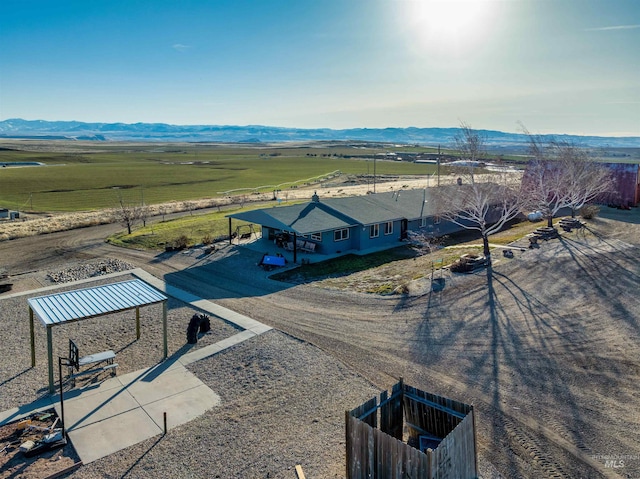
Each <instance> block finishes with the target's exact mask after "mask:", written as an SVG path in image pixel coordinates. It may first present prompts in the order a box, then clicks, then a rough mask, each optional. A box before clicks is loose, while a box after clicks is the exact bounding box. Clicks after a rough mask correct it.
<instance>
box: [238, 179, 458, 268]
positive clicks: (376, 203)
mask: <svg viewBox="0 0 640 479" xmlns="http://www.w3.org/2000/svg"><path fill="white" fill-rule="evenodd" d="M443 188H445V187H443ZM446 188H449V187H448V186H447V187H446ZM453 188H455V187H453ZM435 207H436V205H435V200H434V199H433V198H432V195H431V192H430V190H429V189H419V190H399V191H393V192H388V193H377V194H370V195H365V196H353V197H344V198H326V199H325V198H322V199H321V198H320V197H319V196H318V195H317V194H314V195H313V197H312V199H311V201H310V202H309V203H303V204H298V205H291V206H275V207H272V208H265V209H259V210H252V211H245V212H240V213H233V214H230V215H227V217H228V218H229V229H230V231H231V220H232V219H236V220H242V221H246V222H248V223H252V224H256V225H260V226H261V228H262V238H263V239H266V240H269V241H273V242H274V243H275V244H277V245H278V246H282V247H283V248H285V249H296V250H302V251H313V252H316V253H321V254H324V255H334V254H342V253H347V252H360V251H366V250H374V249H385V248H393V247H395V246H398V245H399V242H400V241H402V240H404V239H406V238H407V231H409V230H413V231H415V230H420V229H423V230H425V229H426V230H427V231H429V232H431V233H433V235H434V236H442V235H446V234H449V233H452V232H455V231H459V230H460V229H461V228H460V227H459V226H458V225H455V224H453V223H450V222H445V221H442V222H441V221H440V219H439V217H438V216H437V214H436V210H435Z"/></svg>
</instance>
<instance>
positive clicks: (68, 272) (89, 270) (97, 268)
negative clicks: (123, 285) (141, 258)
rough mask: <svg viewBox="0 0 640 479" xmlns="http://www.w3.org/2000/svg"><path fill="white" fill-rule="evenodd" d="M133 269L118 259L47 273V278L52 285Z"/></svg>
mask: <svg viewBox="0 0 640 479" xmlns="http://www.w3.org/2000/svg"><path fill="white" fill-rule="evenodd" d="M133 268H135V266H133V265H131V264H130V263H127V262H126V261H121V260H119V259H111V258H108V259H105V260H101V261H98V262H94V263H85V264H80V265H78V266H74V267H72V268H68V269H64V270H60V271H49V272H48V273H47V277H48V278H49V279H50V280H51V281H53V282H54V283H69V282H71V281H78V280H81V279H88V278H94V277H96V276H104V275H105V274H110V273H119V272H121V271H127V270H130V269H133Z"/></svg>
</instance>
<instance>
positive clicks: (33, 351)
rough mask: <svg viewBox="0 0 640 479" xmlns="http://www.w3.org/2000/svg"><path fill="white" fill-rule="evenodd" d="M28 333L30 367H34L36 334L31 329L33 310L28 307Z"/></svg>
mask: <svg viewBox="0 0 640 479" xmlns="http://www.w3.org/2000/svg"><path fill="white" fill-rule="evenodd" d="M29 333H30V336H31V367H32V368H35V367H36V334H35V331H34V328H33V309H31V306H29Z"/></svg>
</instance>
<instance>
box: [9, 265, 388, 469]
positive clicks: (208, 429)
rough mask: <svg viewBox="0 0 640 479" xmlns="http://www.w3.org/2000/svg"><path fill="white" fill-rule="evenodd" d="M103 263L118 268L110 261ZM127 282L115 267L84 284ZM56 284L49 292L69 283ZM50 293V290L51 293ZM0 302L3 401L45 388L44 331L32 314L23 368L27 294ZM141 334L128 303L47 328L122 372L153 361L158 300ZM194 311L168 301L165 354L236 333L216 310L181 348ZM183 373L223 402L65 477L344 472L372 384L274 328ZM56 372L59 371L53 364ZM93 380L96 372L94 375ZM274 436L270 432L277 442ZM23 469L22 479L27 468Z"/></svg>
mask: <svg viewBox="0 0 640 479" xmlns="http://www.w3.org/2000/svg"><path fill="white" fill-rule="evenodd" d="M103 265H104V262H94V263H85V264H83V265H80V266H74V267H72V268H69V269H67V270H57V271H53V272H49V276H50V278H53V277H55V278H63V279H69V280H78V279H82V278H83V277H84V278H91V277H94V275H95V273H96V271H98V272H100V271H102V270H103ZM109 265H110V267H111V269H114V270H117V269H118V267H121V268H123V269H126V268H127V267H128V266H129V265H128V264H127V263H124V262H114V261H110V262H109ZM129 279H132V276H131V275H127V274H125V275H123V276H122V277H119V278H117V279H115V280H114V279H103V280H96V281H92V282H90V283H88V284H87V285H82V287H85V286H97V285H100V284H104V283H112V282H115V281H119V280H123V281H124V280H129ZM78 287H79V286H75V285H74V286H73V287H69V286H61V287H60V288H59V289H58V288H56V290H55V292H58V291H65V290H69V289H76V288H78ZM50 293H51V292H47V293H46V294H50ZM36 295H40V294H25V295H19V296H15V297H11V298H5V299H0V312H1V314H0V344H2V345H3V347H2V359H3V360H2V361H1V364H2V369H0V387H1V388H2V395H0V410H4V409H9V408H11V407H15V406H18V405H22V404H27V403H29V402H31V401H34V400H36V399H38V398H41V397H43V396H46V395H47V393H48V392H47V364H46V330H45V328H44V327H43V326H42V325H41V324H40V323H39V322H38V321H37V319H36V331H35V332H36V363H37V366H36V367H35V368H30V367H29V366H30V352H29V325H28V307H27V302H26V300H27V298H28V297H31V296H36ZM140 313H141V314H140V316H141V329H142V337H141V339H140V340H139V341H135V326H134V325H135V322H134V318H133V317H132V312H128V313H127V312H125V313H117V314H113V315H109V316H106V317H102V318H94V319H88V320H84V321H82V322H79V323H75V324H69V325H62V326H58V327H56V328H55V329H54V358H55V357H57V356H58V355H62V356H66V352H67V348H68V346H67V345H68V338H72V339H74V341H75V342H76V343H77V344H78V345H79V347H80V350H81V353H83V352H87V353H88V352H89V351H91V352H93V351H99V350H103V349H107V348H109V349H113V350H114V351H116V354H117V360H118V364H119V366H118V373H119V374H125V373H127V372H130V371H134V370H137V369H140V368H143V367H147V366H151V365H153V364H155V363H157V362H158V361H160V360H161V351H162V349H161V348H162V335H161V330H162V329H161V321H160V318H161V315H162V309H161V306H159V305H155V306H148V307H145V308H141V310H140ZM193 313H194V310H193V309H192V308H190V307H189V306H187V305H185V304H183V303H181V302H180V301H177V300H175V299H170V300H169V302H168V322H169V331H168V333H169V354H170V355H171V354H182V353H184V352H186V351H187V350H190V349H191V348H199V347H203V346H206V345H208V344H211V343H213V342H216V341H219V340H221V339H223V338H225V337H228V336H231V335H233V334H235V333H236V332H237V330H236V329H235V328H234V327H232V326H230V325H228V324H227V323H225V322H223V321H221V320H215V318H212V323H211V326H212V330H211V332H210V333H208V334H207V335H205V336H204V337H202V338H200V340H199V341H198V343H197V345H193V346H191V345H186V344H185V340H186V336H185V331H186V326H187V324H188V322H189V318H190V317H191V315H192V314H193ZM189 368H190V369H191V371H192V372H193V373H194V374H196V375H197V376H198V377H199V378H200V379H201V380H202V381H203V382H204V383H206V384H207V385H208V386H209V387H210V388H211V389H213V390H214V391H215V392H216V393H218V394H219V395H220V396H221V398H222V404H221V406H219V407H216V408H214V409H212V410H210V411H208V412H207V413H206V414H205V415H204V416H201V417H200V418H198V419H196V420H194V421H192V422H190V423H187V424H185V425H182V426H180V427H178V428H175V429H172V430H171V431H170V433H169V434H168V435H167V436H165V437H154V438H151V439H149V440H147V441H144V442H142V443H140V444H138V445H135V446H132V447H130V448H127V449H125V450H123V451H120V452H119V453H117V454H114V455H111V456H109V457H106V458H103V459H100V460H98V461H96V462H94V463H91V464H89V465H86V466H83V467H82V468H81V469H80V470H78V471H76V472H74V473H71V474H69V475H67V476H66V477H78V478H85V477H86V478H105V477H114V478H115V477H129V478H134V477H140V478H147V477H150V476H154V477H156V478H158V479H160V478H171V479H173V478H177V477H192V478H212V477H217V478H231V477H251V478H290V477H295V471H294V468H295V466H296V464H301V465H302V467H303V468H304V471H305V473H306V474H307V477H327V478H330V477H344V470H345V462H344V461H345V456H344V450H345V442H344V411H345V410H347V409H352V408H353V407H355V406H357V405H359V404H361V403H362V402H364V401H365V400H367V399H369V398H371V397H372V396H374V395H377V394H378V393H379V389H377V388H375V387H374V386H373V385H372V384H371V383H369V382H368V381H366V380H365V379H363V378H362V377H360V376H358V375H357V374H355V373H353V372H352V371H350V370H349V369H348V368H347V367H345V366H344V365H343V364H342V363H341V362H340V361H338V360H336V359H333V358H331V357H330V356H329V355H327V354H325V353H323V352H322V351H321V350H320V349H318V348H317V347H315V346H312V345H310V344H308V343H305V342H302V341H299V340H296V339H294V338H292V337H290V336H288V335H286V334H283V333H281V332H277V331H271V332H268V333H265V334H263V335H261V336H259V337H256V338H253V339H251V340H249V341H246V342H244V343H243V344H241V345H238V346H236V347H233V348H231V349H230V350H227V351H224V352H223V353H221V354H218V355H215V356H213V357H210V358H207V359H205V360H202V361H199V362H197V363H194V364H192V365H191V366H190V367H189ZM55 377H56V379H57V369H56V373H55ZM89 380H92V379H91V378H90V379H89ZM274 438H277V440H275V441H274V440H273V439H274ZM21 477H28V474H27V475H26V476H21Z"/></svg>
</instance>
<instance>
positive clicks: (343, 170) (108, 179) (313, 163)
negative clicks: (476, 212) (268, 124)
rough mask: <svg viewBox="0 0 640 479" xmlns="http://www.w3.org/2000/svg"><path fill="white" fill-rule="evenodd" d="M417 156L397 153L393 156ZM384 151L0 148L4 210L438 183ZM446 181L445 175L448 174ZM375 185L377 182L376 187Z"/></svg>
mask: <svg viewBox="0 0 640 479" xmlns="http://www.w3.org/2000/svg"><path fill="white" fill-rule="evenodd" d="M405 150H408V151H407V152H409V153H415V150H422V151H427V150H428V151H432V150H429V149H426V148H421V149H416V148H408V147H395V148H394V151H399V152H401V151H405ZM386 151H387V149H386V148H385V147H384V146H382V145H373V146H370V147H366V146H350V145H349V144H344V145H343V144H337V145H331V144H328V145H327V144H318V145H316V146H314V145H311V146H296V145H294V146H280V147H278V146H255V145H249V146H238V145H216V144H156V143H145V144H139V143H135V144H134V143H132V144H115V145H114V144H112V143H109V144H100V143H90V142H61V143H54V144H53V146H52V143H51V142H48V143H46V142H43V143H40V142H26V141H21V142H16V141H10V140H0V164H7V165H11V164H15V163H18V162H39V163H43V166H30V167H23V168H15V167H10V166H9V167H2V168H0V207H4V208H10V209H16V210H19V211H22V212H27V213H28V212H70V211H86V210H96V209H101V208H113V207H116V206H117V205H118V204H119V201H120V200H123V201H124V202H126V203H128V204H146V205H153V204H159V203H166V202H170V201H174V202H175V201H190V200H201V199H205V198H220V197H225V196H233V195H252V194H256V193H269V194H271V195H273V191H274V190H281V195H282V196H286V195H287V191H290V190H295V189H296V188H298V187H303V186H310V185H320V184H327V183H329V184H331V180H332V179H333V178H334V177H336V176H338V175H339V174H341V175H370V176H371V178H373V174H374V162H373V156H374V155H377V156H376V157H377V160H376V162H375V173H376V174H377V175H432V174H434V173H435V170H436V167H435V165H432V164H415V163H412V162H407V161H385V160H383V157H384V154H385V152H386ZM443 173H445V171H443ZM371 181H372V182H373V180H371Z"/></svg>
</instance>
